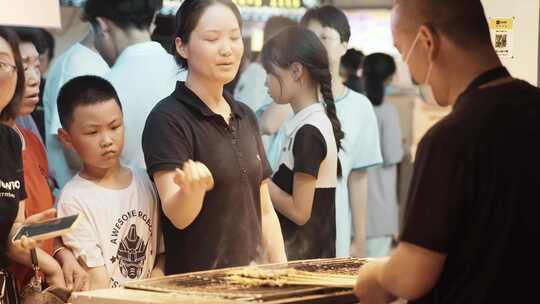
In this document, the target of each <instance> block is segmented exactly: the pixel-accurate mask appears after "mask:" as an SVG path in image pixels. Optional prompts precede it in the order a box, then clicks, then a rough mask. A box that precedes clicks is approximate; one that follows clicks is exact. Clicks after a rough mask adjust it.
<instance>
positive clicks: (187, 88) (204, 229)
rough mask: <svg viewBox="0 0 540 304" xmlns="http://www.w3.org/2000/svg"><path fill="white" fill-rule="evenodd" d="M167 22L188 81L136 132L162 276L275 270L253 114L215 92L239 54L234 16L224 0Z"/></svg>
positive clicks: (189, 7) (279, 251)
mask: <svg viewBox="0 0 540 304" xmlns="http://www.w3.org/2000/svg"><path fill="white" fill-rule="evenodd" d="M176 18H177V25H178V28H177V32H176V40H175V44H176V45H175V53H176V60H177V62H178V64H179V65H180V67H181V68H186V69H187V70H188V76H187V80H186V82H185V83H184V82H179V83H178V84H177V87H176V90H175V91H174V92H173V93H172V94H171V95H170V96H169V97H167V98H165V99H164V100H162V101H161V102H160V103H159V104H158V105H157V106H156V107H155V108H154V109H153V111H152V112H151V114H150V115H149V117H148V120H147V121H146V126H145V129H144V133H143V150H144V154H145V161H146V165H147V168H148V171H149V173H150V175H151V176H152V178H153V180H154V182H155V184H156V186H157V189H158V192H159V196H160V198H161V203H162V209H163V214H164V215H165V216H164V217H163V233H164V238H165V246H166V251H167V259H166V267H165V272H166V273H167V274H175V273H183V272H190V271H198V270H207V269H213V268H222V267H230V266H240V265H248V264H250V263H251V262H259V261H261V262H280V261H284V260H285V259H286V258H285V252H284V247H283V238H282V235H281V230H280V228H279V222H278V220H277V216H276V213H275V211H274V209H273V206H272V203H271V201H270V196H269V194H268V186H267V184H266V183H265V180H267V179H268V178H269V177H270V175H271V173H272V172H271V169H270V167H269V165H268V162H267V160H266V156H265V153H264V148H263V145H262V143H261V139H260V135H259V132H258V126H257V122H256V119H255V115H254V114H253V112H252V111H250V110H249V108H248V107H247V106H245V105H244V104H242V103H239V102H236V101H234V100H233V99H232V98H231V97H230V96H229V95H226V94H225V93H224V92H223V86H224V85H225V84H226V83H228V82H230V81H231V80H232V79H233V78H234V76H235V75H236V73H237V71H238V67H239V65H240V60H241V58H242V54H243V43H242V33H241V26H242V23H241V18H240V13H239V11H238V9H237V7H236V6H235V5H234V4H233V3H232V1H230V0H187V1H184V2H183V3H182V5H181V7H180V9H179V10H178V13H177V16H176Z"/></svg>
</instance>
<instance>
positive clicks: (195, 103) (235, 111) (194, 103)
mask: <svg viewBox="0 0 540 304" xmlns="http://www.w3.org/2000/svg"><path fill="white" fill-rule="evenodd" d="M174 95H175V97H176V100H178V101H180V102H182V103H184V104H185V105H187V106H189V107H190V108H192V109H194V110H195V111H197V112H199V113H200V114H201V115H203V116H206V117H212V116H216V115H218V114H216V113H214V112H213V111H212V110H210V108H209V107H208V106H207V105H206V104H205V103H204V102H203V101H202V100H201V99H200V98H199V96H197V94H195V93H194V92H193V91H191V90H190V89H189V88H188V87H186V83H185V82H183V81H178V82H177V83H176V90H175V91H174ZM223 97H225V100H226V101H227V103H228V104H229V106H230V107H231V115H234V116H235V117H236V118H242V117H244V115H245V113H244V111H242V109H240V107H239V105H238V103H236V102H234V101H233V98H232V97H231V96H230V95H229V94H228V93H227V92H225V91H224V94H223Z"/></svg>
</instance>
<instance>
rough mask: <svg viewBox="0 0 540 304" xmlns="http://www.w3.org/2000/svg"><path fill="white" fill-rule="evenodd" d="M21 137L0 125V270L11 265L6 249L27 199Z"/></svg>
mask: <svg viewBox="0 0 540 304" xmlns="http://www.w3.org/2000/svg"><path fill="white" fill-rule="evenodd" d="M21 149H22V144H21V140H20V138H19V135H18V134H17V133H16V132H15V131H14V130H13V129H11V128H10V127H8V126H6V125H4V124H1V123H0V268H5V267H7V265H8V264H9V262H8V259H7V256H6V249H7V242H9V240H8V236H9V232H10V231H11V227H12V226H13V222H14V221H15V218H16V217H17V211H18V210H19V202H20V201H22V200H24V199H26V192H25V191H24V171H23V165H22V154H21Z"/></svg>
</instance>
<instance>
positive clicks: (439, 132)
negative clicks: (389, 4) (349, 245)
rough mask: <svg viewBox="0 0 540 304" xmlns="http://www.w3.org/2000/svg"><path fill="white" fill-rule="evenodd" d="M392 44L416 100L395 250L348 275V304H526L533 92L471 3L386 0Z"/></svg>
mask: <svg viewBox="0 0 540 304" xmlns="http://www.w3.org/2000/svg"><path fill="white" fill-rule="evenodd" d="M391 18H392V22H391V24H392V33H393V39H394V44H395V46H396V48H397V49H398V51H399V52H400V53H401V54H402V56H403V58H404V59H405V61H406V62H407V64H408V66H409V68H410V71H411V74H412V76H413V78H414V79H415V81H416V83H418V84H420V90H422V91H423V92H424V93H425V96H427V97H428V98H427V101H429V102H430V103H432V104H437V105H439V106H451V107H452V111H451V113H450V114H448V115H447V116H446V117H445V118H443V119H442V120H441V121H439V122H438V123H436V124H435V125H434V126H433V127H432V128H431V129H430V130H429V131H428V132H427V133H426V135H425V136H424V137H423V138H422V140H421V141H420V143H419V145H418V151H417V154H416V158H415V163H414V173H413V178H412V182H411V188H410V191H409V200H408V203H407V209H406V215H405V223H404V227H403V230H402V232H401V235H400V242H399V244H398V246H397V248H396V249H395V250H394V252H393V254H392V255H391V256H390V257H388V258H381V259H373V260H372V261H371V262H369V263H367V264H365V265H363V266H362V267H361V268H360V270H359V274H358V281H357V285H356V289H355V291H356V295H357V296H358V297H359V302H360V303H367V304H370V303H384V302H387V301H391V300H392V298H395V297H399V298H403V299H406V300H409V301H410V302H412V303H465V304H467V303H534V302H536V301H537V300H538V292H537V288H538V283H537V280H536V279H534V278H535V277H536V276H537V275H538V272H539V270H540V267H539V266H538V263H536V262H531V261H535V260H536V259H537V258H538V253H537V250H536V241H535V240H536V239H537V238H538V235H539V233H540V228H539V226H538V215H539V214H540V205H539V204H538V202H537V200H536V197H537V195H538V189H540V178H539V177H538V172H540V164H539V163H538V162H535V161H533V160H534V159H535V158H536V157H537V156H538V155H540V141H538V138H540V89H538V88H537V87H536V86H534V85H531V84H529V83H527V82H525V81H521V80H517V79H515V78H513V77H512V76H511V75H510V73H509V72H508V71H507V69H506V68H504V67H503V65H502V63H501V60H500V59H499V57H498V56H497V53H496V52H495V49H494V47H493V44H492V41H491V35H490V30H489V25H488V21H487V18H486V15H485V12H484V9H483V6H482V1H480V0H397V1H395V3H394V7H393V11H392V17H391Z"/></svg>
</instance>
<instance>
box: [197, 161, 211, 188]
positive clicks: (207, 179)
mask: <svg viewBox="0 0 540 304" xmlns="http://www.w3.org/2000/svg"><path fill="white" fill-rule="evenodd" d="M200 169H201V170H202V172H203V176H204V182H205V185H206V191H209V190H212V188H214V177H213V176H212V172H210V169H208V167H207V166H206V165H205V164H203V163H200Z"/></svg>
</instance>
